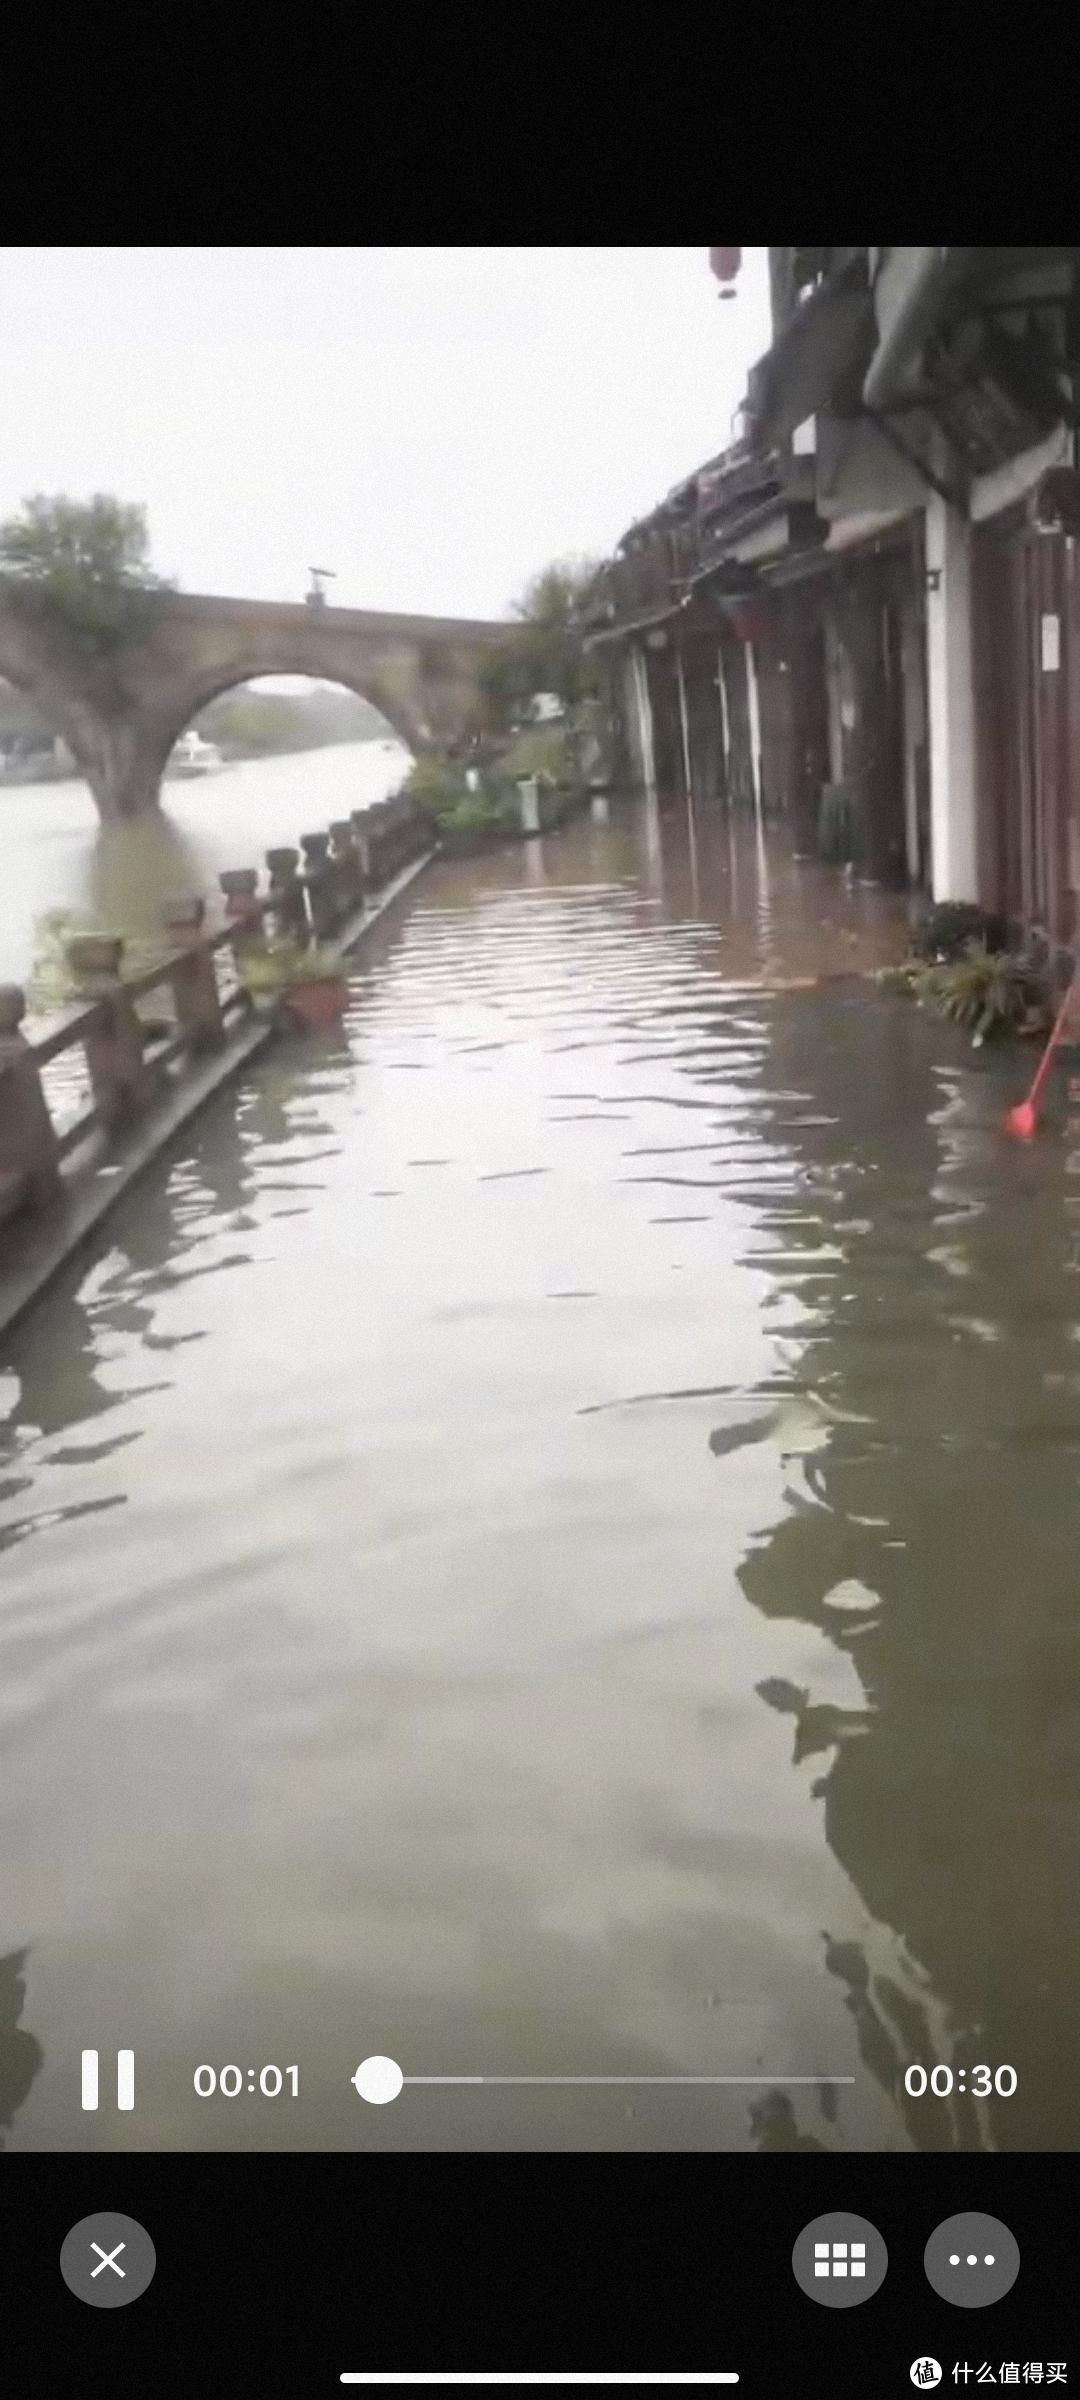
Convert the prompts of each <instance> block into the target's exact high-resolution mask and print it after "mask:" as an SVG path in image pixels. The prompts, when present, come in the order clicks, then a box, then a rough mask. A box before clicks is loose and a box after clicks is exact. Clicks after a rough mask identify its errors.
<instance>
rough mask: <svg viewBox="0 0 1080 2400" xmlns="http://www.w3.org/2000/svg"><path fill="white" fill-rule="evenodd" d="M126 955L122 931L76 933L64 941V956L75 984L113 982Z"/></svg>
mask: <svg viewBox="0 0 1080 2400" xmlns="http://www.w3.org/2000/svg"><path fill="white" fill-rule="evenodd" d="M123 955H124V936H123V934H122V933H73V934H71V935H69V937H68V940H67V941H66V942H65V943H64V957H65V958H66V960H67V964H68V968H69V970H70V973H71V978H72V981H73V982H74V983H76V984H85V983H100V982H102V981H105V982H110V983H111V982H113V981H114V980H115V978H116V976H117V975H118V974H119V972H120V961H121V959H122V957H123Z"/></svg>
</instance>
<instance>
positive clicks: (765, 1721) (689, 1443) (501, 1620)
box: [0, 807, 1080, 2150]
mask: <svg viewBox="0 0 1080 2400" xmlns="http://www.w3.org/2000/svg"><path fill="white" fill-rule="evenodd" d="M904 933H905V923H904V912H903V909H902V907H901V906H900V905H899V904H898V903H896V902H893V901H890V900H887V899H883V898H882V897H881V896H879V895H876V894H872V893H867V892H860V891H853V892H850V893H849V892H846V891H845V888H844V886H843V884H842V882H840V881H839V880H838V879H836V878H835V877H834V876H833V875H831V874H829V873H827V872H826V871H825V870H819V869H811V868H798V867H795V866H793V865H792V864H790V862H785V861H784V859H783V858H782V857H780V856H770V857H769V858H763V857H762V856H761V855H759V854H758V853H757V852H756V850H755V846H754V843H753V840H752V838H751V839H749V840H746V839H741V840H740V842H739V843H738V844H736V845H735V846H734V847H730V846H729V844H728V840H727V835H726V832H725V830H724V828H723V827H719V828H715V829H713V830H712V832H711V833H710V835H708V836H706V835H705V834H704V833H702V832H700V831H699V834H698V837H697V840H696V842H695V844H694V845H693V847H692V848H691V846H690V845H689V843H688V840H687V830H686V826H685V823H684V821H683V820H682V818H681V817H680V816H679V815H678V814H677V813H672V814H670V815H667V816H665V817H664V818H663V819H662V820H661V819H658V818H657V817H656V816H655V815H653V816H650V814H649V812H648V811H647V810H645V809H644V807H627V808H625V809H620V810H619V811H617V812H613V818H612V822H611V824H610V825H608V826H604V825H599V824H595V823H583V824H581V825H578V826H576V827H575V828H573V829H572V830H571V831H570V832H568V833H566V834H564V835H563V836H561V837H559V838H558V839H557V840H556V841H553V842H550V843H546V844H544V845H543V846H542V847H540V846H530V847H528V848H521V849H514V850H508V851H506V852H504V853H501V854H499V855H497V856H494V857H491V858H487V859H481V860H478V861H475V862H470V863H468V864H467V865H466V864H459V865H457V866H449V865H447V866H443V867H439V868H438V869H436V870H435V871H434V872H433V873H432V875H431V876H430V877H429V878H428V879H427V881H426V882H425V883H424V885H423V886H422V887H421V890H420V893H419V895H418V898H417V901H416V903H415V904H414V906H413V907H412V908H411V910H410V911H409V913H408V914H407V915H406V916H405V917H404V918H403V919H401V920H399V921H398V922H397V923H396V924H395V925H394V926H393V927H391V928H389V929H388V930H387V931H386V932H385V933H384V934H381V935H380V936H379V937H378V939H377V942H376V943H375V945H374V946H373V948H372V950H371V951H370V953H369V954H368V955H367V958H366V960H365V962H364V973H363V976H362V978H361V980H360V981H359V982H358V984H357V986H356V989H355V994H354V1002H353V1007H352V1010H351V1015H350V1018H349V1022H348V1025H347V1028H346V1029H345V1033H344V1034H343V1035H342V1036H341V1037H337V1036H335V1037H333V1038H331V1039H328V1040H327V1041H326V1042H324V1043H321V1044H312V1045H306V1046H303V1047H301V1046H299V1045H298V1046H296V1047H294V1048H291V1049H288V1050H286V1049H284V1048H282V1049H279V1050H278V1051H276V1052H275V1053H274V1054H273V1055H272V1056H271V1057H270V1058H269V1059H268V1061H267V1062H266V1063H265V1064H262V1065H260V1066H259V1067H258V1068H256V1069H255V1070H253V1071H252V1072H251V1074H250V1076H249V1078H248V1079H247V1081H246V1082H245V1083H244V1084H243V1085H242V1086H241V1087H239V1088H238V1089H237V1090H235V1091H233V1092H232V1093H230V1094H228V1095H225V1096H223V1097H222V1098H221V1099H220V1100H218V1101H217V1102H215V1103H214V1104H213V1105H212V1106H211V1107H210V1108H209V1109H208V1110H207V1111H206V1113H205V1114H204V1116H203V1117H202V1118H201V1119H200V1120H199V1121H198V1122H197V1124H196V1125H195V1126H194V1127H193V1128H192V1129H191V1130H190V1132H189V1133H188V1135H186V1136H185V1137H184V1141H183V1146H182V1147H181V1148H179V1149H178V1150H177V1152H176V1154H175V1156H174V1157H173V1159H172V1161H171V1162H170V1163H168V1164H166V1165H165V1166H163V1168H162V1169H161V1171H160V1172H158V1173H156V1174H154V1175H151V1176H150V1177H149V1178H148V1179H147V1180H146V1181H145V1182H144V1183H143V1184H142V1185H141V1186H140V1187H138V1188H137V1189H136V1190H135V1191H134V1192H133V1193H132V1194H131V1196H130V1198H129V1199H128V1200H126V1201H125V1202H124V1203H123V1204H122V1206H121V1207H120V1209H119V1210H118V1211H117V1213H116V1215H115V1216H114V1218H113V1219H112V1220H111V1221H110V1229H109V1239H108V1244H107V1246H103V1247H102V1249H101V1251H100V1252H99V1253H94V1252H91V1253H89V1254H88V1256H87V1258H86V1260H85V1261H84V1262H83V1263H82V1265H81V1267H80V1269H79V1271H78V1273H77V1274H75V1273H74V1272H73V1273H72V1274H71V1275H70V1276H69V1278H68V1280H67V1282H66V1283H64V1284H61V1285H59V1286H58V1287H57V1288H56V1290H55V1291H54V1293H53V1295H52V1296H51V1297H50V1298H49V1299H48V1300H46V1301H45V1302H43V1303H42V1304H41V1306H40V1307H39V1308H38V1309H37V1311H36V1312H35V1314H34V1315H33V1317H32V1318H31V1319H30V1320H29V1321H28V1322H27V1323H26V1324H25V1325H24V1326H23V1327H22V1328H21V1329H20V1330H18V1331H17V1332H16V1333H15V1334H14V1335H12V1336H11V1337H10V1338H9V1342H8V1345H7V1348H6V1351H5V1354H4V1355H3V1356H2V1357H0V1403H2V1412H3V1437H2V1438H3V1448H2V1451H0V1546H2V1548H3V1556H2V1559H0V1569H2V1581H0V1729H2V1742H3V1754H4V1760H5V1767H4V1777H3V1785H2V1790H0V1854H2V1857H3V1862H4V1863H3V1878H2V1895H0V2139H5V2140H6V2141H7V2143H8V2144H9V2146H11V2147H13V2148H26V2149H49V2148H72V2149H79V2148H83V2147H87V2148H89V2147H91V2146H94V2147H100V2146H101V2144H102V2143H103V2142H104V2143H109V2142H115V2144H116V2145H117V2146H118V2147H119V2146H133V2147H138V2148H145V2149H152V2148H155V2147H161V2146H175V2147H177V2148H187V2147H192V2148H195V2147H198V2148H208V2149H213V2148H222V2149H237V2148H244V2147H265V2148H280V2147H291V2146H295V2147H298V2148H303V2149H319V2148H329V2149H353V2148H388V2149H396V2148H406V2149H412V2148H415V2149H420V2150H424V2149H444V2148H445V2149H449V2148H459V2147H460V2148H464V2149H496V2150H498V2149H514V2148H532V2149H545V2148H554V2149H562V2148H574V2147H579V2148H585V2149H593V2148H595V2149H623V2148H625V2149H631V2150H633V2149H651V2148H663V2149H674V2150H682V2149H713V2148H720V2149H751V2148H755V2147H756V2148H759V2149H787V2148H792V2147H800V2148H806V2147H815V2146H818V2145H821V2146H823V2147H825V2148H828V2149H874V2150H876V2149H908V2148H949V2147H960V2148H968V2149H989V2148H994V2147H1001V2148H1012V2147H1016V2148H1046V2149H1057V2148H1071V2147H1075V2146H1077V2143H1078V2142H1080V2116H1078V2113H1077V2103H1076V2101H1075V2100H1072V2101H1070V2098H1069V2093H1068V2085H1067V2082H1063V2081H1062V2076H1061V2061H1062V2058H1063V2057H1065V2056H1067V2055H1068V2049H1069V2045H1070V2043H1071V2033H1072V2018H1073V2009H1074V1994H1075V1990H1076V1988H1077V1981H1078V1970H1080V1934H1078V1930H1077V1925H1078V1920H1077V1912H1076V1905H1075V1896H1076V1890H1077V1874H1078V1865H1080V1575H1078V1572H1077V1559H1078V1556H1080V1485H1078V1469H1080V1311H1078V1307H1077V1299H1078V1286H1077V1282H1076V1273H1077V1268H1078V1266H1080V1246H1078V1239H1077V1228H1076V1220H1075V1214H1074V1212H1075V1206H1076V1200H1077V1199H1078V1198H1080V1185H1078V1184H1077V1182H1076V1180H1075V1167H1076V1164H1077V1159H1076V1154H1073V1153H1070V1150H1069V1145H1068V1142H1067V1141H1064V1140H1062V1139H1060V1138H1057V1139H1056V1138H1053V1137H1050V1138H1048V1139H1047V1140H1046V1141H1045V1142H1044V1143H1041V1144H1040V1145H1038V1146H1037V1148H1035V1149H1034V1150H1032V1151H1025V1150H1022V1149H1019V1148H1017V1147H1016V1146H1015V1145H1008V1144H1006V1143H1004V1142H1003V1141H1002V1140H1001V1139H1000V1137H999V1135H998V1133H997V1131H996V1118H997V1115H998V1112H999V1110H1000V1107H1001V1105H1002V1101H1003V1098H1004V1097H1005V1095H1006V1092H1009V1093H1011V1092H1012V1090H1013V1088H1014V1085H1015V1080H1016V1071H1017V1070H1016V1060H1015V1055H1014V1057H1013V1059H1012V1060H1011V1061H1004V1060H1002V1061H998V1060H995V1059H993V1058H992V1057H987V1055H986V1054H985V1053H982V1054H979V1055H978V1056H974V1055H973V1054H972V1053H971V1052H970V1051H969V1050H967V1049H966V1048H965V1047H964V1046H963V1044H962V1042H961V1041H960V1039H959V1038H958V1037H957V1036H956V1035H955V1033H953V1032H952V1031H951V1030H950V1029H947V1028H943V1027H941V1026H940V1025H937V1024H934V1023H932V1022H929V1021H927V1020H925V1019H924V1018H923V1017H922V1016H921V1015H919V1014H918V1012H916V1011H915V1010H914V1009H913V1008H911V1007H910V1006H909V1005H907V1004H905V1003H903V1002H900V1001H896V1000H893V999H886V998H884V997H883V996H881V995H879V994H878V993H877V992H876V990H875V989H874V987H873V986H872V985H869V984H868V983H866V982H865V981H861V980H857V979H852V980H846V981H836V982H829V983H823V984H821V985H819V986H817V987H816V988H813V989H802V988H791V989H784V988H778V987H780V986H782V985H784V984H785V983H788V984H793V983H797V982H798V980H799V979H800V978H803V977H810V976H813V975H816V974H819V973H825V974H829V975H836V974H840V973H843V972H844V971H845V970H847V971H849V972H851V973H852V974H853V971H854V970H857V969H859V968H861V967H864V966H868V965H870V964H873V963H875V962H876V961H877V960H879V959H881V958H883V957H886V956H895V955H898V954H899V953H900V951H902V949H903V948H904V946H905V943H904ZM86 2043H99V2044H100V2045H101V2046H102V2048H103V2051H104V2049H105V2048H108V2047H112V2048H114V2047H115V2046H116V2045H117V2044H119V2043H123V2044H125V2045H129V2046H133V2047H134V2049H135V2052H136V2058H137V2062H138V2067H137V2073H138V2105H137V2109H136V2112H135V2114H134V2115H133V2116H131V2117H127V2118H119V2117H117V2116H116V2114H115V2113H112V2114H108V2113H106V2114H102V2115H100V2116H98V2117H97V2118H95V2119H92V2120H91V2119H87V2118H85V2117H83V2116H81V2115H80V2113H79V2107H78V2059H79V2051H80V2048H81V2047H82V2046H83V2045H84V2044H86ZM377 2051H384V2052H388V2053H390V2054H391V2055H392V2056H393V2057H395V2058H397V2059H399V2060H400V2061H401V2063H402V2065H403V2066H404V2068H405V2071H406V2074H411V2075H417V2076H438V2075H447V2076H453V2075H491V2076H497V2075H508V2076H521V2075H533V2076H558V2075H567V2076H583V2075H596V2076H610V2077H621V2076H625V2077H634V2076H642V2077H653V2078H663V2077H667V2076H679V2075H697V2076H717V2077H723V2076H730V2077H740V2078H744V2079H746V2080H744V2081H742V2082H739V2083H732V2084H729V2085H725V2084H717V2085H715V2086H713V2087H710V2088H708V2089H704V2090H703V2089H701V2088H693V2089H684V2090H680V2089H678V2088H672V2087H669V2086H665V2085H663V2084H645V2085H643V2086H642V2087H641V2088H639V2089H637V2090H634V2089H631V2088H629V2087H618V2088H611V2087H608V2086H600V2087H597V2088H593V2089H581V2088H575V2089H569V2090H566V2089H563V2090H559V2089H554V2090H545V2089H536V2088H530V2089H513V2090H500V2089H496V2088H488V2089H475V2088H474V2089H461V2088H454V2087H451V2088H446V2089H438V2088H425V2089H412V2088H407V2089H406V2091H405V2093H404V2094H403V2095H402V2097H401V2099H400V2100H399V2101H398V2102H396V2103H395V2105H394V2106H393V2107H391V2108H386V2109H381V2110H380V2109H370V2108H366V2107H365V2106H364V2104H363V2103H362V2102H361V2101H359V2100H358V2099H357V2098H356V2097H355V2095H354V2093H353V2092H352V2090H351V2088H350V2083H349V2077H350V2076H351V2074H352V2072H353V2069H354V2067H355V2066H356V2063H357V2061H358V2060H359V2059H360V2058H362V2057H364V2056H365V2055H366V2054H368V2053H370V2052H377ZM231 2061H237V2062H239V2064H240V2066H241V2068H242V2069H243V2070H244V2072H245V2074H246V2072H247V2070H248V2068H249V2067H254V2069H255V2070H256V2073H257V2071H258V2069H259V2067H260V2066H261V2065H262V2064H263V2063H264V2062H271V2061H274V2062H277V2063H278V2064H279V2065H280V2067H281V2068H282V2069H286V2068H287V2067H288V2066H289V2065H290V2064H291V2063H292V2062H297V2063H298V2067H299V2085H300V2096H299V2098H297V2099H293V2098H292V2097H291V2096H290V2094H289V2088H288V2082H287V2081H286V2086H285V2090H284V2092H283V2094H282V2096H280V2097H278V2098H276V2099H269V2098H266V2099H264V2098H261V2097H259V2096H258V2094H257V2092H256V2093H255V2094H253V2095H251V2096H249V2095H248V2093H247V2091H246V2089H245V2090H241V2092H240V2094H239V2096H237V2097H236V2098H234V2099H224V2098H221V2097H217V2098H215V2099H213V2100H202V2099H196V2098H195V2096H194V2092H193V2081H192V2079H193V2076H194V2072H195V2070H196V2069H197V2068H198V2067H199V2066H200V2064H202V2063H203V2062H210V2063H212V2064H214V2065H215V2066H216V2067H217V2068H220V2067H221V2066H222V2065H223V2064H225V2063H226V2062H231ZM938 2061H940V2062H944V2063H945V2064H946V2065H948V2066H950V2067H951V2068H952V2069H953V2070H954V2073H955V2074H956V2075H957V2076H959V2074H960V2071H961V2070H962V2069H963V2070H965V2071H966V2075H967V2087H968V2088H967V2091H966V2092H965V2093H964V2094H963V2095H961V2094H960V2092H959V2090H954V2092H953V2093H952V2094H951V2095H949V2096H943V2097H937V2098H936V2097H934V2096H933V2095H932V2094H931V2093H929V2092H927V2094H926V2096H925V2097H924V2098H918V2099H917V2098H912V2097H908V2096H907V2095H906V2094H905V2091H904V2083H903V2078H904V2071H905V2068H906V2067H907V2066H908V2065H909V2064H911V2063H916V2064H918V2063H921V2064H923V2065H924V2066H925V2067H926V2068H927V2069H929V2068H931V2067H932V2066H933V2065H934V2064H935V2062H938ZM979 2063H985V2064H987V2065H988V2066H989V2067H990V2069H991V2070H993V2069H994V2068H996V2067H1002V2066H1011V2067H1012V2068H1014V2069H1015V2072H1016V2077H1017V2079H1018V2080H1017V2088H1016V2091H1015V2094H1014V2095H1013V2096H1012V2097H1001V2096H996V2095H993V2094H992V2095H991V2096H990V2097H987V2098H982V2097H976V2096H974V2095H973V2092H972V2083H973V2081H974V2080H975V2079H974V2077H973V2069H974V2068H975V2066H976V2065H977V2064H979ZM769 2078H772V2079H775V2080H773V2081H768V2080H761V2081H756V2082H755V2080H754V2079H769ZM781 2079H790V2080H789V2081H784V2080H781ZM807 2079H809V2080H807ZM826 2079H829V2080H826ZM939 2080H940V2078H939ZM1006 2080H1007V2079H1006ZM88 2124H89V2125H90V2126H91V2127H92V2138H91V2136H88V2134H87V2131H86V2127H87V2125H88Z"/></svg>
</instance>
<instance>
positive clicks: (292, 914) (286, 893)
mask: <svg viewBox="0 0 1080 2400" xmlns="http://www.w3.org/2000/svg"><path fill="white" fill-rule="evenodd" d="M266 864H267V868H268V870H269V874H270V892H269V899H270V905H271V908H272V910H273V916H274V925H275V928H276V931H277V932H278V933H279V934H280V935H281V936H282V937H283V938H284V939H285V940H291V941H294V942H306V941H307V939H308V936H309V934H310V931H311V926H310V921H309V918H308V913H307V899H306V895H305V892H304V886H303V884H302V882H301V880H300V874H299V866H300V852H299V850H292V849H288V848H284V847H283V848H281V849H277V850H268V851H267V853H266Z"/></svg>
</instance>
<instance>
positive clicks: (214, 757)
mask: <svg viewBox="0 0 1080 2400" xmlns="http://www.w3.org/2000/svg"><path fill="white" fill-rule="evenodd" d="M224 764H225V761H224V759H223V757H222V755H221V752H220V750H219V749H218V746H217V743H216V742H206V741H204V740H203V737H202V734H201V733H196V731H195V729H194V727H191V729H190V730H189V731H188V732H187V733H182V734H181V736H180V739H179V741H178V742H175V743H174V744H173V748H172V752H171V755H170V758H169V763H168V766H167V767H166V769H165V773H166V775H168V776H185V775H188V776H189V775H216V774H217V773H218V771H219V769H220V768H222V767H223V766H224Z"/></svg>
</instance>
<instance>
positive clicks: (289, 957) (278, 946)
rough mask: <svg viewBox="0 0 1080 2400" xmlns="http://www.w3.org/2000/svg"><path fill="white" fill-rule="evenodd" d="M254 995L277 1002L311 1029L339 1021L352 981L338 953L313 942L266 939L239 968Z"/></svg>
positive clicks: (246, 984)
mask: <svg viewBox="0 0 1080 2400" xmlns="http://www.w3.org/2000/svg"><path fill="white" fill-rule="evenodd" d="M240 973H241V977H242V980H243V982H244V984H245V986H246V988H247V990H248V991H249V992H250V993H251V995H252V998H253V999H256V1000H258V999H264V1000H274V1001H277V1002H278V1003H279V1004H280V1006H281V1007H283V1009H284V1011H285V1013H286V1014H287V1015H288V1016H289V1017H290V1018H291V1019H292V1020H293V1022H294V1023H295V1024H298V1025H302V1026H304V1027H305V1028H306V1029H307V1030H308V1031H312V1030H315V1029H317V1028H318V1027H320V1026H323V1025H333V1024H336V1022H337V1020H338V1019H339V1018H340V1017H342V1016H343V1015H344V1013H345V1010H346V1008H347V1006H348V1000H349V985H348V979H347V977H346V974H345V970H344V966H343V962H342V959H341V955H340V952H339V951H337V950H331V949H329V948H327V947H325V946H324V945H323V944H322V943H319V942H311V943H309V945H308V946H307V948H306V949H304V948H302V947H301V945H300V944H299V943H298V942H290V941H280V942H268V943H265V944H264V945H261V946H260V947H259V948H258V949H253V950H250V951H248V952H247V954H246V956H245V958H244V960H243V964H242V967H241V968H240Z"/></svg>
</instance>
